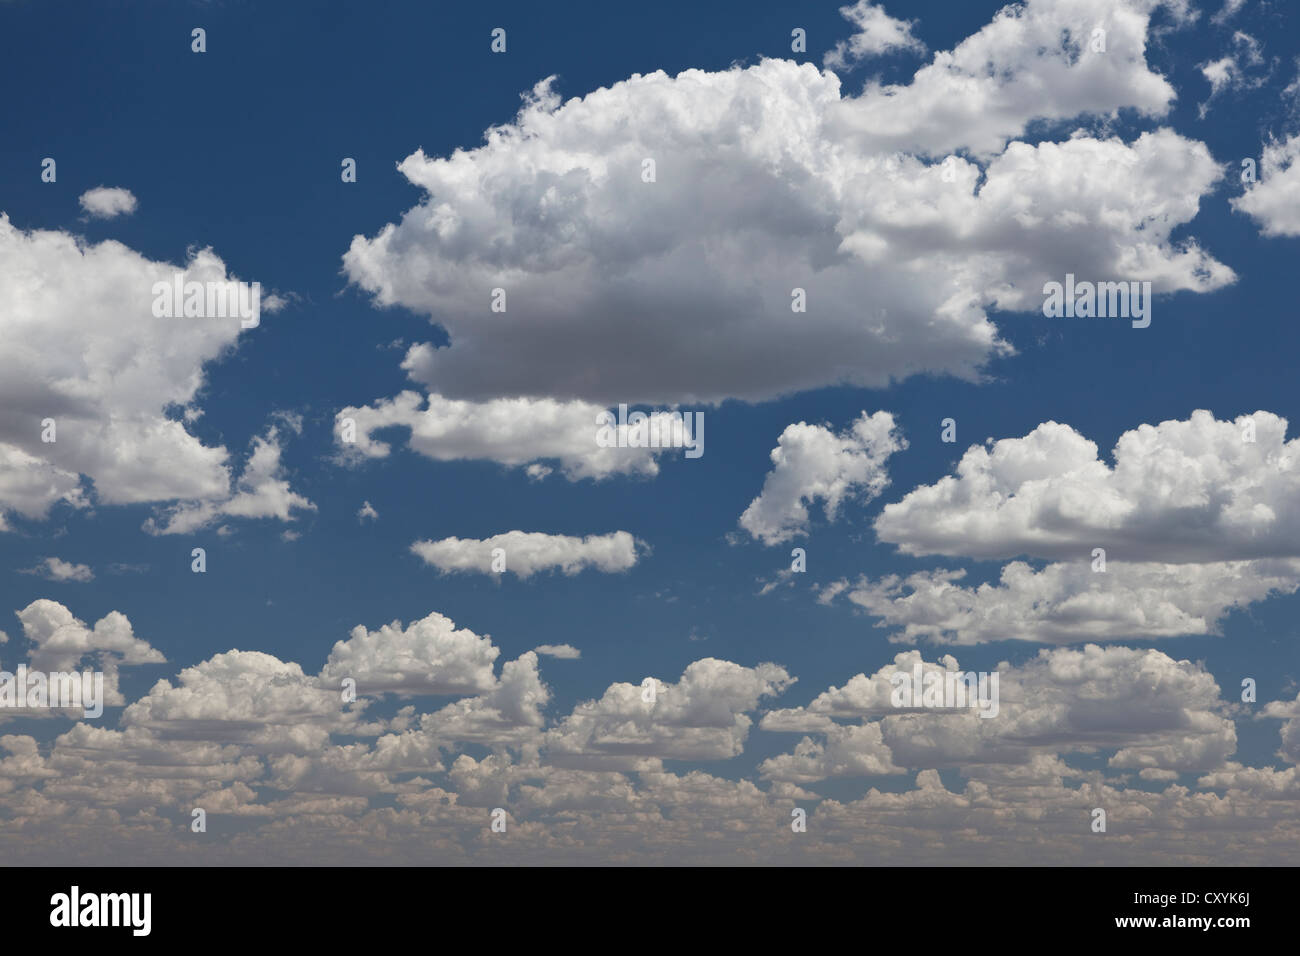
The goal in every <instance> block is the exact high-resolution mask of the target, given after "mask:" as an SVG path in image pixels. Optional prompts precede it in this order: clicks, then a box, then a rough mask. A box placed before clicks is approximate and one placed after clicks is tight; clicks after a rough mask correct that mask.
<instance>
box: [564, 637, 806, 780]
mask: <svg viewBox="0 0 1300 956" xmlns="http://www.w3.org/2000/svg"><path fill="white" fill-rule="evenodd" d="M650 680H651V681H653V682H654V683H653V687H651V686H647V685H645V684H644V682H643V684H642V685H637V684H624V683H617V684H611V685H610V687H609V688H608V689H607V690H606V691H605V693H604V695H603V696H601V697H600V699H599V700H589V701H585V702H584V703H581V704H579V705H578V706H577V707H575V708H574V709H573V712H572V713H571V714H569V715H568V716H567V717H565V718H564V719H563V720H561V721H560V722H559V723H558V724H557V725H556V727H555V728H554V729H553V730H551V731H549V732H548V734H547V738H546V751H547V755H548V759H549V760H550V761H551V762H552V763H554V764H556V765H557V766H561V767H583V768H588V769H606V770H618V769H628V770H630V769H637V768H641V769H647V768H648V769H655V763H654V762H655V761H658V760H667V759H672V760H724V759H726V758H728V757H734V756H736V755H737V754H739V753H740V752H741V750H742V749H743V747H744V743H745V739H746V737H748V735H749V728H750V724H751V721H750V719H749V717H747V716H746V713H745V712H746V711H751V710H753V709H754V708H756V707H757V706H758V702H759V700H760V699H761V698H763V697H767V696H772V695H776V694H780V693H781V692H782V691H784V690H785V689H786V688H787V687H789V686H790V685H791V684H793V683H794V681H795V679H794V678H792V677H791V676H790V675H789V674H788V673H787V672H786V671H785V669H784V668H782V667H778V666H777V665H775V664H760V665H759V666H758V667H742V666H741V665H739V664H735V663H732V662H731V661H723V660H718V659H717V658H714V657H706V658H702V659H700V660H698V661H695V662H693V663H691V664H690V665H689V666H688V667H687V668H686V670H685V671H683V672H682V676H681V679H680V680H679V681H678V682H677V683H676V684H671V683H667V682H664V681H659V680H657V679H655V678H650ZM647 761H650V763H647Z"/></svg>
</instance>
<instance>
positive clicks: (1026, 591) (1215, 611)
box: [822, 556, 1300, 644]
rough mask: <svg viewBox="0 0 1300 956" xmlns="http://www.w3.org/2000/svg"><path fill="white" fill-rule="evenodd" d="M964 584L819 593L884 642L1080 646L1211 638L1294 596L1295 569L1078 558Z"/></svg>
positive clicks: (889, 583)
mask: <svg viewBox="0 0 1300 956" xmlns="http://www.w3.org/2000/svg"><path fill="white" fill-rule="evenodd" d="M964 577H965V572H964V571H947V570H936V571H918V572H916V573H914V574H910V575H908V576H906V577H899V576H898V575H889V576H887V577H885V578H883V579H880V580H877V581H869V580H867V579H866V578H863V579H862V580H860V581H858V582H857V584H856V585H852V586H850V585H849V584H848V582H846V581H839V582H835V583H833V584H832V585H831V586H830V587H829V588H828V589H827V590H826V591H824V592H823V597H824V598H825V600H824V601H823V602H822V603H830V601H831V600H833V599H834V598H835V597H836V596H838V594H839V593H840V592H845V594H846V597H847V599H848V600H849V601H852V602H853V603H854V604H855V605H858V606H859V607H861V608H863V609H864V610H866V611H867V612H868V613H870V614H872V615H874V616H877V617H879V618H880V619H881V620H880V623H879V624H878V626H879V627H889V628H901V630H899V631H898V633H897V634H896V635H894V636H893V637H891V640H896V641H906V642H908V643H912V642H915V641H916V640H921V639H925V640H931V641H934V642H936V643H942V644H982V643H985V642H987V641H1007V640H1018V641H1035V642H1041V643H1046V644H1077V643H1081V642H1084V641H1113V640H1118V639H1121V638H1145V639H1152V638H1161V637H1177V636H1180V635H1185V634H1217V633H1219V624H1220V622H1221V621H1222V620H1223V618H1224V617H1225V616H1226V615H1227V614H1228V612H1229V611H1231V610H1232V609H1234V608H1240V607H1244V606H1246V605H1247V604H1250V603H1251V602H1254V601H1261V600H1263V599H1264V598H1266V597H1269V596H1271V595H1274V594H1279V593H1280V594H1291V593H1294V592H1295V591H1296V589H1297V588H1300V561H1295V560H1266V561H1231V562H1220V563H1212V564H1143V563H1138V564H1128V563H1120V562H1113V561H1112V562H1108V563H1107V566H1106V571H1105V572H1104V573H1098V572H1095V571H1094V570H1093V568H1092V559H1091V558H1090V557H1087V556H1085V557H1083V558H1081V559H1080V560H1078V561H1075V562H1072V563H1057V564H1049V565H1047V566H1046V567H1044V568H1042V569H1040V570H1035V569H1034V568H1032V567H1031V566H1030V565H1028V564H1026V563H1025V562H1023V561H1014V562H1012V563H1011V564H1008V565H1006V566H1005V567H1004V568H1003V569H1002V575H1001V579H1000V580H999V581H998V582H996V583H989V584H981V585H979V586H977V587H965V586H963V585H961V584H960V583H958V582H960V581H961V579H962V578H964Z"/></svg>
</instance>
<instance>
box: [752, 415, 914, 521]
mask: <svg viewBox="0 0 1300 956" xmlns="http://www.w3.org/2000/svg"><path fill="white" fill-rule="evenodd" d="M906 447H907V442H906V441H904V440H903V438H902V435H901V434H899V433H897V432H896V431H895V429H894V416H893V415H891V414H890V413H889V412H876V413H875V414H874V415H868V414H867V413H866V412H863V413H862V414H861V415H860V416H859V417H858V419H857V420H856V421H855V422H853V424H852V425H851V426H850V427H849V428H847V429H845V431H843V432H842V433H840V434H838V435H837V434H835V432H833V431H831V429H830V428H827V427H824V426H821V425H809V424H807V423H806V422H799V423H798V424H795V425H790V426H788V427H787V428H786V429H785V431H783V432H782V433H781V437H780V438H778V439H777V444H776V447H775V448H774V449H772V470H771V471H770V472H769V473H768V475H767V478H766V479H765V480H764V482H763V490H762V491H761V492H759V495H758V497H757V498H755V499H754V500H753V501H752V502H750V504H749V507H748V508H746V509H745V511H744V513H743V514H742V515H741V516H740V526H741V527H742V528H744V529H745V530H746V531H748V532H749V533H750V534H751V535H752V536H753V537H755V538H758V539H759V540H761V541H762V542H763V543H764V544H779V543H780V542H782V541H788V540H789V539H791V538H793V537H796V536H798V535H802V534H807V533H808V508H807V503H808V502H811V501H821V502H822V503H823V507H824V508H825V513H826V519H827V520H828V521H834V520H835V516H836V512H837V511H838V509H839V506H840V503H841V502H842V501H843V500H844V499H845V497H846V496H850V495H856V496H857V497H858V498H859V499H861V500H862V501H870V500H871V499H872V498H875V497H876V496H878V495H879V494H880V493H881V492H882V491H883V490H884V489H885V487H886V486H887V485H888V484H889V474H888V472H886V470H885V462H886V460H887V459H888V458H889V456H890V455H892V454H893V453H894V452H896V451H900V450H902V449H903V448H906Z"/></svg>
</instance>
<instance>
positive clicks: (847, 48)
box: [822, 0, 925, 70]
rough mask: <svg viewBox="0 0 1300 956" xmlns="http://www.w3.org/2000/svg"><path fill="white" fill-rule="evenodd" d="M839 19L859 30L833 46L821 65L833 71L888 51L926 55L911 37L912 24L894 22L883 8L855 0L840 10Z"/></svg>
mask: <svg viewBox="0 0 1300 956" xmlns="http://www.w3.org/2000/svg"><path fill="white" fill-rule="evenodd" d="M840 16H842V17H844V18H845V19H846V20H848V21H849V22H850V23H852V24H853V25H854V26H856V27H857V28H858V32H857V33H855V34H853V36H851V37H849V39H847V40H841V41H839V43H837V44H835V48H834V49H833V50H831V51H830V52H829V53H827V54H826V56H825V57H824V58H823V60H822V62H823V63H824V64H825V65H826V66H828V67H830V68H831V69H833V70H845V69H848V68H850V67H851V66H853V65H854V64H857V63H859V62H861V61H862V60H864V59H866V58H868V57H872V56H879V55H880V54H882V53H888V52H889V51H891V50H915V51H916V52H918V53H921V52H924V51H925V44H924V43H922V42H921V41H920V40H919V39H917V38H916V37H914V36H912V26H913V24H912V23H909V22H908V21H906V20H896V19H894V18H893V17H891V16H890V15H889V14H888V13H886V12H885V9H884V7H882V6H880V5H878V4H875V3H872V2H871V0H858V2H857V3H855V4H853V5H852V6H849V7H840Z"/></svg>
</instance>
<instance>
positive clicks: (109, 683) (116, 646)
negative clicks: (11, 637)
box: [0, 598, 167, 720]
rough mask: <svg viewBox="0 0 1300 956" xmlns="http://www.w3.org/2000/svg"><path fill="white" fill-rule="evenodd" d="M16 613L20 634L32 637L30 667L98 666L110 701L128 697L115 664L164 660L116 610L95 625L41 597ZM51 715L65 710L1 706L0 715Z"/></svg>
mask: <svg viewBox="0 0 1300 956" xmlns="http://www.w3.org/2000/svg"><path fill="white" fill-rule="evenodd" d="M16 613H17V616H18V620H19V622H20V623H21V624H22V628H23V636H24V637H26V638H27V640H28V641H30V642H31V646H30V649H29V652H28V655H27V661H26V664H27V666H28V668H29V669H30V670H32V671H40V672H42V673H50V672H54V671H58V672H62V673H71V672H73V671H78V670H82V669H84V668H85V667H90V668H92V669H94V670H97V671H100V672H102V673H103V675H104V695H103V700H102V703H103V704H104V705H106V706H109V707H120V706H122V705H123V704H125V703H126V700H125V699H124V698H123V696H122V694H121V692H120V691H119V690H118V668H119V667H122V666H135V665H140V664H163V663H166V660H167V659H166V658H165V657H163V655H162V654H161V653H160V652H159V651H157V650H155V649H154V648H153V647H151V646H150V645H149V643H148V642H147V641H144V640H142V639H140V638H138V637H136V636H135V632H134V630H133V629H132V627H131V622H130V621H129V620H128V619H127V617H126V615H125V614H122V613H120V612H118V611H111V612H110V613H108V614H106V615H104V616H103V617H102V618H100V619H99V620H98V621H96V622H95V626H94V627H93V628H91V627H87V626H86V624H85V623H84V622H83V621H81V620H79V619H77V618H76V617H74V616H73V614H72V612H71V611H70V610H69V609H68V608H67V607H65V606H64V605H62V604H60V603H58V602H57V601H51V600H48V599H45V598H41V599H39V600H36V601H33V602H32V603H31V604H29V605H27V607H25V608H23V609H22V610H21V611H18V612H16ZM52 715H61V716H69V715H68V714H66V713H65V712H64V711H62V710H54V711H41V710H37V709H28V708H24V709H21V710H0V720H5V719H8V718H9V717H12V716H24V717H47V716H52Z"/></svg>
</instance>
